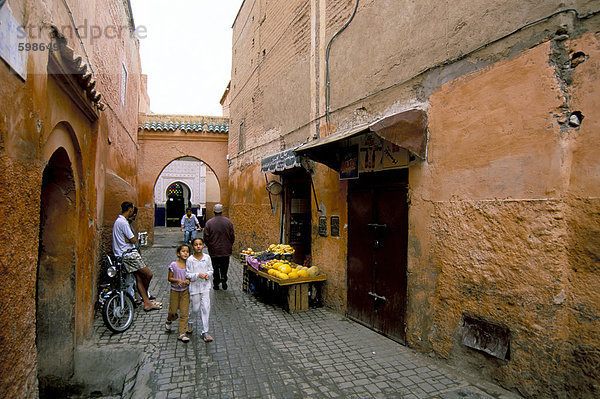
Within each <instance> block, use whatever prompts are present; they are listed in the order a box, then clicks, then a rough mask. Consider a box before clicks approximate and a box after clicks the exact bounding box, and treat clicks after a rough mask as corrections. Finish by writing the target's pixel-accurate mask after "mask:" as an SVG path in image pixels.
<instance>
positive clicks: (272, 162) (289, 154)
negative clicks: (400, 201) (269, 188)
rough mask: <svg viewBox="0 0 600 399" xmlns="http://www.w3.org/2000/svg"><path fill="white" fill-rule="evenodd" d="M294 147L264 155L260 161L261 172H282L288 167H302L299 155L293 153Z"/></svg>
mask: <svg viewBox="0 0 600 399" xmlns="http://www.w3.org/2000/svg"><path fill="white" fill-rule="evenodd" d="M294 150H295V148H291V149H289V150H285V151H281V152H278V153H276V154H273V155H269V156H267V157H264V158H263V159H262V160H261V162H260V171H261V173H267V172H270V173H276V172H283V171H285V170H288V169H293V168H300V167H302V164H301V161H300V157H299V156H298V155H296V154H295V153H294Z"/></svg>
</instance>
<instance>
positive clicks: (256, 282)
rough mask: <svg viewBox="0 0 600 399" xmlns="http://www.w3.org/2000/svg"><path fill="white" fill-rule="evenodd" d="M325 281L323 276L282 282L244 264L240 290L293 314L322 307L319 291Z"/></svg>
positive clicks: (325, 278)
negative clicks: (310, 308)
mask: <svg viewBox="0 0 600 399" xmlns="http://www.w3.org/2000/svg"><path fill="white" fill-rule="evenodd" d="M326 280H327V277H326V276H325V275H324V274H320V275H318V276H314V277H302V278H296V279H289V280H282V279H279V278H277V277H273V276H271V275H269V274H268V273H265V272H263V271H261V270H256V269H255V268H253V267H252V266H250V265H248V264H246V265H245V267H244V280H243V281H244V283H243V284H244V286H243V287H242V288H243V290H244V291H245V292H248V293H251V294H255V295H256V296H257V297H259V298H261V299H262V300H263V301H265V302H270V303H276V304H278V305H281V306H283V307H284V309H286V310H287V311H288V312H290V313H294V312H302V311H305V310H308V308H309V307H311V306H313V307H317V306H322V300H321V289H322V285H323V282H324V281H326Z"/></svg>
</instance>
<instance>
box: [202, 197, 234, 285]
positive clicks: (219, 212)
mask: <svg viewBox="0 0 600 399" xmlns="http://www.w3.org/2000/svg"><path fill="white" fill-rule="evenodd" d="M214 212H215V216H214V217H212V218H210V219H209V220H208V222H206V226H205V227H204V243H205V244H206V246H207V247H208V254H209V255H210V258H211V260H212V264H213V268H214V274H213V288H214V289H215V290H218V289H219V284H221V287H222V288H223V289H224V290H226V289H227V271H228V270H229V257H230V256H231V248H232V247H233V243H234V241H235V234H234V232H233V223H231V220H229V219H228V218H226V217H225V216H223V205H222V204H216V205H215V208H214Z"/></svg>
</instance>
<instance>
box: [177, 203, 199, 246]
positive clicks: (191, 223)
mask: <svg viewBox="0 0 600 399" xmlns="http://www.w3.org/2000/svg"><path fill="white" fill-rule="evenodd" d="M199 228H200V222H198V218H196V215H193V214H192V208H188V209H186V211H185V215H183V217H182V218H181V231H183V241H185V243H186V244H191V243H192V241H193V240H194V238H196V229H199Z"/></svg>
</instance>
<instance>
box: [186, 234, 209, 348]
mask: <svg viewBox="0 0 600 399" xmlns="http://www.w3.org/2000/svg"><path fill="white" fill-rule="evenodd" d="M192 247H193V248H194V255H193V256H190V257H189V258H188V259H187V261H186V265H185V269H186V271H185V276H186V278H187V279H189V280H190V288H189V290H190V301H191V302H192V313H193V314H194V316H195V317H198V311H200V317H201V319H202V339H203V340H204V342H210V341H212V340H213V339H212V337H211V336H210V335H209V334H208V316H209V314H210V291H211V287H212V285H211V279H212V276H213V267H212V262H211V261H210V256H209V255H208V254H204V253H202V249H204V241H203V240H202V238H195V239H194V241H192Z"/></svg>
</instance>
